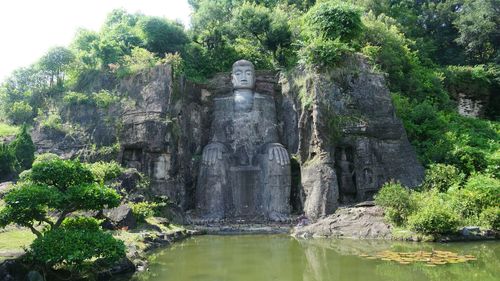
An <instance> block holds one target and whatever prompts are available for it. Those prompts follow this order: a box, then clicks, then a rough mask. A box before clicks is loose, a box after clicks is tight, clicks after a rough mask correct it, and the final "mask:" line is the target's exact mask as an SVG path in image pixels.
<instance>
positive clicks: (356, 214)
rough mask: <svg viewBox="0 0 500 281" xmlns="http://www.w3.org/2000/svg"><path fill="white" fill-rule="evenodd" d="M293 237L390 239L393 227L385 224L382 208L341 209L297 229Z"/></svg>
mask: <svg viewBox="0 0 500 281" xmlns="http://www.w3.org/2000/svg"><path fill="white" fill-rule="evenodd" d="M292 235H293V236H295V237H299V238H309V237H332V238H356V239H390V238H391V226H390V225H389V224H387V223H386V222H384V212H383V210H382V208H380V207H354V208H339V209H337V211H336V212H335V213H334V214H332V215H330V216H328V217H326V218H323V219H320V220H318V221H317V222H315V223H313V224H310V225H307V226H301V227H295V228H294V230H293V234H292Z"/></svg>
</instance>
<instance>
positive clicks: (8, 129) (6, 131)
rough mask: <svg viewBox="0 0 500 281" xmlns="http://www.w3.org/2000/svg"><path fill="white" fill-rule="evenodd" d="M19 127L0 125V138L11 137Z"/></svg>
mask: <svg viewBox="0 0 500 281" xmlns="http://www.w3.org/2000/svg"><path fill="white" fill-rule="evenodd" d="M18 131H19V127H16V126H11V125H9V124H5V123H0V137H5V136H11V135H15V134H17V132H18Z"/></svg>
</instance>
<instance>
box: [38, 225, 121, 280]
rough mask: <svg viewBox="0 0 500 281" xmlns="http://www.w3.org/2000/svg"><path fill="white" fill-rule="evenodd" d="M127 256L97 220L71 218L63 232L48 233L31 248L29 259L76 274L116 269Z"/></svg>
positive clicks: (119, 242) (59, 229)
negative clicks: (92, 269)
mask: <svg viewBox="0 0 500 281" xmlns="http://www.w3.org/2000/svg"><path fill="white" fill-rule="evenodd" d="M124 256H125V245H124V244H123V242H122V241H120V240H117V239H115V238H114V237H113V236H112V235H111V234H109V233H104V232H103V231H102V230H101V228H100V226H99V222H98V221H97V220H95V219H93V218H86V217H75V218H68V219H66V220H65V221H64V223H63V224H62V225H61V227H60V228H58V229H54V230H50V231H48V232H46V233H45V234H44V235H43V237H39V238H37V239H35V241H33V244H31V246H30V248H29V251H28V257H29V259H31V260H33V261H35V262H37V263H41V264H45V265H46V266H48V267H52V268H55V267H65V268H66V269H69V270H70V271H73V272H75V271H76V272H81V271H84V270H88V269H90V266H91V265H93V264H94V263H98V264H99V265H104V266H106V265H112V264H113V263H114V262H116V261H118V260H119V259H120V258H122V257H124Z"/></svg>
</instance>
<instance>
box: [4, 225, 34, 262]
mask: <svg viewBox="0 0 500 281" xmlns="http://www.w3.org/2000/svg"><path fill="white" fill-rule="evenodd" d="M34 239H35V235H34V234H33V233H31V231H29V230H27V229H18V228H10V229H7V230H5V231H4V232H0V260H2V259H4V258H8V257H10V256H11V254H12V253H13V252H14V253H15V252H23V251H24V248H25V247H27V246H29V245H30V244H31V242H33V240H34Z"/></svg>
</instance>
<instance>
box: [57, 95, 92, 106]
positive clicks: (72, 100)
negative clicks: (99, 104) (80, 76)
mask: <svg viewBox="0 0 500 281" xmlns="http://www.w3.org/2000/svg"><path fill="white" fill-rule="evenodd" d="M63 101H64V102H65V103H68V104H70V105H79V104H90V102H91V99H90V98H89V96H88V95H86V94H84V93H77V92H68V93H66V94H65V95H64V97H63Z"/></svg>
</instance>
